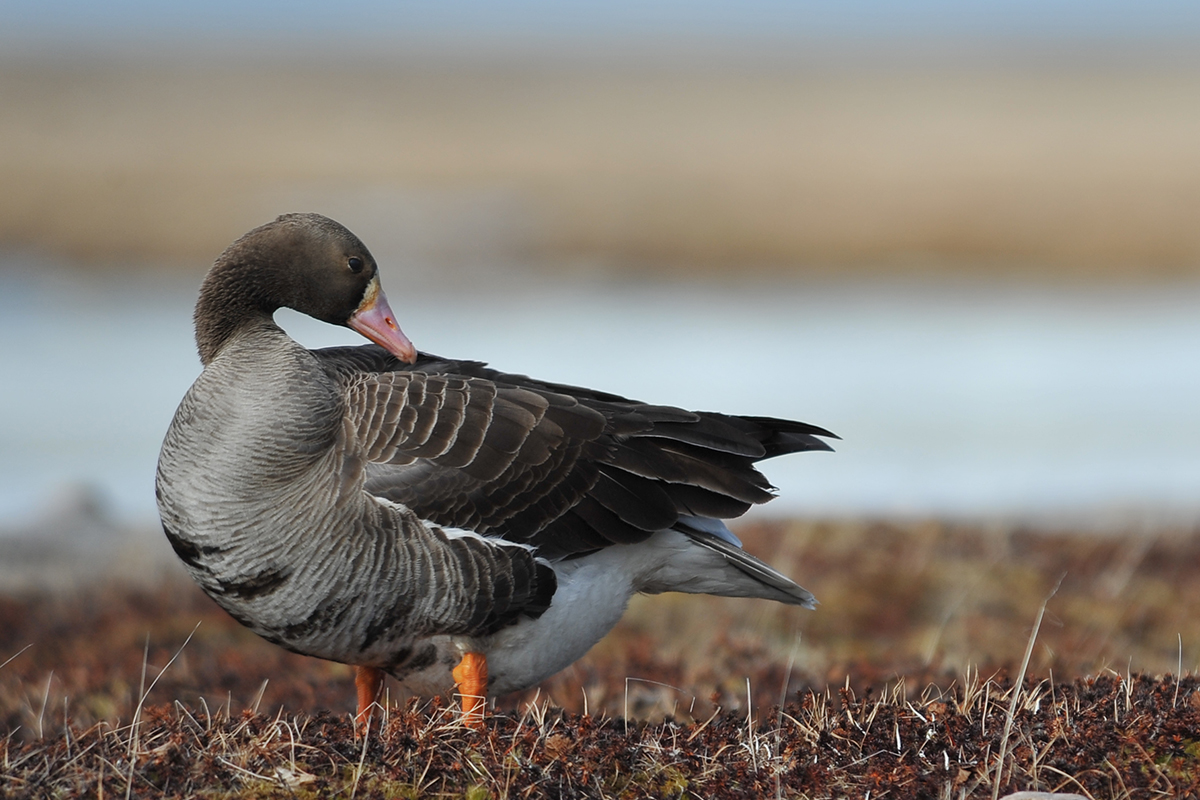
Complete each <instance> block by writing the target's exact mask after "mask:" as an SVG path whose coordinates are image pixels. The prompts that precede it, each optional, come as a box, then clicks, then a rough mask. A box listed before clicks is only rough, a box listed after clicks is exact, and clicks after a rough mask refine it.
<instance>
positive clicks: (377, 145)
mask: <svg viewBox="0 0 1200 800" xmlns="http://www.w3.org/2000/svg"><path fill="white" fill-rule="evenodd" d="M0 107H2V108H3V110H4V113H3V114H0V247H5V248H32V249H35V250H40V251H48V252H50V253H52V254H55V255H59V256H66V257H70V258H76V259H81V260H85V261H92V262H109V263H113V262H116V263H125V262H128V261H130V260H133V261H153V262H159V261H173V262H186V263H191V264H200V263H205V262H208V261H209V260H211V258H212V257H213V255H214V254H215V253H217V252H219V251H220V250H221V248H222V247H224V246H225V245H226V244H227V243H228V242H229V241H230V240H231V239H232V238H233V237H234V236H236V235H238V234H239V233H241V232H242V231H244V230H246V229H247V228H248V227H250V226H252V225H254V224H257V223H260V222H262V221H264V220H265V219H267V218H269V217H271V216H273V215H274V214H276V213H279V212H281V211H290V210H300V209H304V210H315V211H322V212H325V213H327V214H331V215H333V216H336V217H339V218H342V219H343V221H344V222H346V223H347V224H349V225H350V226H351V227H352V228H354V229H355V230H356V231H358V232H359V233H360V234H362V235H363V236H365V237H366V238H367V239H368V240H370V241H372V242H381V245H378V247H379V249H381V250H385V251H387V250H388V249H389V248H392V250H393V251H394V254H399V255H402V256H418V257H423V258H424V257H427V258H430V259H433V260H434V261H436V260H439V259H458V260H462V259H468V260H470V259H477V260H478V259H493V258H501V259H520V260H533V261H537V260H544V261H551V260H552V261H558V262H562V261H571V260H578V259H595V260H599V261H602V262H604V263H609V264H616V265H637V264H646V263H652V264H659V265H663V264H665V265H675V268H680V269H683V268H687V269H698V268H713V267H715V266H717V265H730V264H732V265H756V266H760V267H761V266H771V265H775V266H780V265H787V266H785V267H784V268H787V269H792V268H794V267H793V266H790V265H802V267H801V268H804V269H809V270H825V271H838V270H843V269H864V268H870V269H873V270H879V269H891V270H901V271H904V270H914V269H931V268H932V269H940V268H942V267H938V266H937V265H938V264H955V265H958V264H962V263H973V264H975V265H977V266H976V267H975V268H976V269H979V270H1001V271H1004V270H1008V271H1014V270H1015V271H1025V272H1028V271H1030V270H1032V269H1034V267H1031V266H1029V265H1034V264H1036V265H1038V266H1037V267H1036V269H1038V270H1041V269H1044V268H1045V266H1046V265H1049V266H1050V267H1051V268H1052V269H1053V271H1057V272H1059V273H1065V274H1134V275H1138V274H1150V275H1178V274H1197V273H1200V224H1198V223H1200V147H1198V146H1197V142H1200V71H1194V70H1193V71H1189V70H1187V69H1182V68H1176V69H1167V68H1165V67H1164V68H1148V67H1143V68H1138V69H1135V68H1132V67H1131V68H1129V69H1122V68H1120V67H1119V66H1112V65H1110V66H1107V67H1104V68H1093V69H1083V68H1068V67H1040V68H1036V69H1035V68H1029V69H1027V70H1022V69H1018V68H1004V69H1001V68H994V69H983V68H977V69H973V70H957V71H956V70H950V69H941V70H928V69H927V70H920V69H916V68H909V69H906V70H888V69H885V68H883V67H875V68H866V67H864V68H862V69H859V70H846V69H842V70H835V69H817V68H813V67H809V68H800V67H796V68H780V67H778V66H776V67H774V68H771V69H766V68H761V69H751V68H742V69H736V70H734V69H730V70H728V71H725V70H721V69H716V68H708V69H698V68H697V69H684V68H678V69H661V68H660V69H651V68H644V69H637V68H628V69H624V70H620V71H617V70H607V71H606V70H601V69H597V68H590V69H589V68H583V67H574V68H568V67H564V68H561V69H550V68H541V69H536V68H532V67H521V68H518V67H512V66H509V67H498V66H494V65H493V66H487V65H476V66H470V65H467V66H464V65H461V64H460V65H458V66H456V67H454V68H450V67H448V66H446V65H442V66H438V65H436V64H432V65H423V64H420V63H417V62H408V63H402V62H399V61H393V62H386V61H380V62H376V63H373V64H372V63H370V62H364V63H362V64H359V65H357V66H345V65H343V66H330V65H324V66H316V65H312V66H307V67H306V66H297V65H295V64H283V63H278V64H271V63H266V62H259V63H257V64H253V63H250V62H245V63H233V64H228V63H226V64H206V65H202V66H197V65H196V64H195V63H189V64H183V63H178V64H173V63H169V62H163V63H157V64H156V65H155V66H153V67H147V66H142V67H132V66H129V65H120V64H117V63H114V62H104V61H97V62H88V61H86V60H85V61H78V62H74V63H72V64H70V65H62V64H59V65H48V64H46V63H42V64H40V65H37V64H31V63H18V62H13V61H8V62H4V63H2V64H0ZM880 265H884V266H882V267H881V266H880Z"/></svg>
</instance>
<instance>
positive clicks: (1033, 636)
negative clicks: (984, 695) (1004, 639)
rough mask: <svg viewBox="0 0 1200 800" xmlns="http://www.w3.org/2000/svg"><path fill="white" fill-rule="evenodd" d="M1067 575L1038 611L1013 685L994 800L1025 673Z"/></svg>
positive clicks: (1002, 770)
mask: <svg viewBox="0 0 1200 800" xmlns="http://www.w3.org/2000/svg"><path fill="white" fill-rule="evenodd" d="M1065 577H1066V574H1065V573H1064V574H1063V575H1061V576H1059V579H1058V583H1056V584H1054V588H1053V589H1051V590H1050V594H1048V595H1046V599H1045V600H1043V601H1042V605H1041V608H1039V609H1038V614H1037V620H1036V621H1034V623H1033V630H1032V631H1030V632H1029V642H1028V643H1027V644H1026V645H1025V655H1024V657H1022V659H1021V669H1020V671H1019V672H1017V680H1016V682H1015V683H1014V684H1013V688H1012V699H1011V700H1010V701H1009V705H1008V713H1007V714H1006V715H1005V717H1004V732H1003V733H1002V734H1001V735H1000V753H999V755H998V756H997V758H996V780H995V783H993V785H992V800H997V799H998V798H999V797H1000V781H1001V778H1003V777H1004V759H1005V757H1006V756H1007V754H1008V740H1009V736H1010V735H1011V734H1012V726H1013V719H1014V718H1015V717H1016V716H1017V703H1018V701H1019V700H1020V698H1021V687H1022V686H1023V685H1024V684H1025V673H1026V671H1027V670H1028V669H1029V658H1030V656H1032V655H1033V646H1034V644H1035V643H1036V642H1037V636H1038V631H1040V630H1041V629H1042V618H1043V617H1045V615H1046V606H1047V605H1049V604H1050V600H1051V598H1053V597H1054V595H1056V594H1058V590H1059V587H1061V586H1062V582H1063V578H1065Z"/></svg>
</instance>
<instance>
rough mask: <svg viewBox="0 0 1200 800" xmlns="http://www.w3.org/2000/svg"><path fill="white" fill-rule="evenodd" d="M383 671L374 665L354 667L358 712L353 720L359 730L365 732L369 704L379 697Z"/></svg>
mask: <svg viewBox="0 0 1200 800" xmlns="http://www.w3.org/2000/svg"><path fill="white" fill-rule="evenodd" d="M383 678H384V671H383V670H381V669H376V668H375V667H355V668H354V685H355V686H356V687H358V714H357V715H355V717H354V722H355V723H356V724H357V725H358V729H359V730H360V731H363V732H365V731H366V729H367V721H368V720H369V719H370V718H371V706H373V705H375V701H376V700H378V699H379V693H380V692H381V691H382V690H383Z"/></svg>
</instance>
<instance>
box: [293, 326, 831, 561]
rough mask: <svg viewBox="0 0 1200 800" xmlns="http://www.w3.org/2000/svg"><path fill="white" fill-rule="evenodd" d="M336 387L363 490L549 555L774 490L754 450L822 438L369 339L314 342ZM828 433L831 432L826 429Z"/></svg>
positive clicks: (632, 536) (771, 450)
mask: <svg viewBox="0 0 1200 800" xmlns="http://www.w3.org/2000/svg"><path fill="white" fill-rule="evenodd" d="M316 354H317V356H318V357H319V358H320V359H322V362H323V363H324V365H325V367H326V369H327V371H329V372H330V374H332V375H335V376H336V377H338V378H339V379H340V380H341V381H343V383H344V384H345V385H346V387H347V392H346V397H347V403H349V404H351V405H352V406H354V409H353V410H354V413H352V414H350V415H348V416H349V417H351V418H353V419H355V420H357V421H358V427H357V430H356V436H357V437H358V438H359V440H360V441H361V442H362V444H363V446H364V449H365V451H366V453H367V457H368V460H369V461H370V462H371V463H369V464H368V465H367V467H366V470H367V482H366V488H367V490H368V491H370V492H372V493H374V494H376V495H378V496H380V497H384V498H386V499H389V500H392V501H394V502H397V503H400V504H403V505H405V506H408V507H409V508H411V509H413V510H414V511H415V512H417V513H418V514H419V515H421V516H422V517H423V518H425V519H428V520H431V521H432V522H435V523H437V524H439V525H443V526H448V527H459V528H465V529H469V530H473V531H475V532H477V533H482V534H485V535H491V536H500V537H503V538H505V539H509V540H511V541H516V542H522V543H527V544H531V545H534V546H536V547H537V548H538V552H539V553H540V554H542V555H545V556H548V557H562V556H571V555H578V554H581V553H586V552H592V551H594V550H597V549H600V548H603V547H606V546H608V545H610V544H614V543H631V542H637V541H641V540H643V539H645V538H647V537H648V536H650V535H651V534H652V533H653V532H654V531H658V530H663V529H666V528H670V527H672V526H673V525H675V524H676V523H677V522H678V520H679V517H680V515H681V514H682V515H692V516H705V517H716V518H730V517H734V516H738V515H740V514H742V513H744V512H745V511H746V510H747V509H748V508H749V507H750V505H752V504H754V503H763V502H766V501H767V500H770V499H771V498H772V497H773V494H772V487H771V485H770V484H769V483H768V482H767V479H766V478H765V477H764V476H763V475H762V473H760V472H759V471H758V470H757V469H756V468H755V463H756V462H758V461H760V460H762V459H764V458H771V457H773V456H777V455H782V454H784V453H792V452H799V451H803V450H828V449H830V448H829V446H828V445H827V444H826V443H825V442H824V441H822V439H821V438H818V437H833V434H831V433H829V432H828V431H826V430H824V429H822V428H818V427H816V426H812V425H807V424H805V423H801V422H793V421H790V420H778V419H773V418H770V417H739V416H733V415H728V414H718V413H711V412H693V411H685V410H683V409H679V408H672V407H670V406H655V405H649V404H645V403H639V402H636V401H633V400H628V399H626V398H623V397H620V396H618V395H614V394H609V393H605V392H598V391H595V390H592V389H584V388H581V387H575V386H568V385H565V384H555V383H548V382H545V381H538V380H535V379H532V378H529V377H526V376H524V375H510V374H506V373H502V372H498V371H496V370H492V369H488V368H487V367H486V366H484V365H483V364H481V363H478V362H471V361H450V360H446V359H441V358H437V357H434V356H429V355H422V356H421V358H420V359H419V360H418V361H417V363H416V364H415V365H412V366H408V365H404V364H401V363H400V362H399V361H397V360H396V359H394V358H393V357H392V356H390V355H388V354H387V353H386V352H385V351H383V350H382V349H381V348H378V347H375V346H373V345H368V346H365V347H353V348H331V349H328V350H319V351H316ZM833 438H836V437H833Z"/></svg>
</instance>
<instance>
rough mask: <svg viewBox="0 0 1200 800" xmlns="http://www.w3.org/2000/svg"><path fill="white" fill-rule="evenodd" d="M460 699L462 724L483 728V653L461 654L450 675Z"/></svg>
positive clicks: (484, 676) (485, 672) (486, 672)
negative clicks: (456, 686)
mask: <svg viewBox="0 0 1200 800" xmlns="http://www.w3.org/2000/svg"><path fill="white" fill-rule="evenodd" d="M450 674H451V675H453V676H454V682H455V684H457V685H458V694H459V696H460V697H461V698H462V714H463V724H464V725H466V726H467V727H468V728H482V727H483V709H484V706H485V705H487V683H488V670H487V656H486V655H484V654H483V653H463V657H462V661H460V662H459V664H458V666H457V667H455V668H454V671H453V672H452V673H450Z"/></svg>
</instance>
